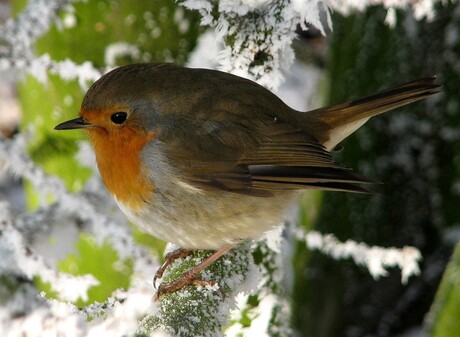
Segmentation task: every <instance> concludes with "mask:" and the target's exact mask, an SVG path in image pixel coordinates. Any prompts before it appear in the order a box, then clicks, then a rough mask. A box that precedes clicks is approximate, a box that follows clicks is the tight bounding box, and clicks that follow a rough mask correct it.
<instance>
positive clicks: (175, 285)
mask: <svg viewBox="0 0 460 337" xmlns="http://www.w3.org/2000/svg"><path fill="white" fill-rule="evenodd" d="M230 249H232V247H227V248H222V249H219V250H218V251H216V252H215V253H214V254H212V255H211V256H209V257H208V258H207V259H206V260H204V261H202V262H201V263H200V264H199V265H197V266H195V267H193V268H192V269H189V270H187V271H186V272H185V273H183V274H182V275H181V277H179V278H178V279H177V280H174V281H171V282H168V283H162V284H160V286H159V287H158V291H157V293H156V294H155V296H154V297H153V299H154V300H155V301H156V300H158V299H159V298H160V297H161V296H162V295H164V294H169V293H173V292H175V291H177V290H179V289H181V288H182V287H183V286H185V285H187V284H198V285H204V284H214V282H208V281H203V280H197V279H196V276H197V275H198V274H199V273H200V272H201V271H202V270H203V269H205V268H206V267H208V266H209V265H210V264H212V263H213V262H215V261H216V260H217V259H218V258H219V257H221V256H222V255H224V254H225V253H226V252H228V251H229V250H230Z"/></svg>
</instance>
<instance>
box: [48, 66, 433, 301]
mask: <svg viewBox="0 0 460 337" xmlns="http://www.w3.org/2000/svg"><path fill="white" fill-rule="evenodd" d="M435 79H436V78H435V77H428V78H422V79H419V80H416V81H413V82H409V83H406V84H403V85H400V86H398V87H395V88H393V89H389V90H385V91H381V92H378V93H376V94H374V95H371V96H368V97H365V98H362V99H358V100H354V101H350V102H346V103H342V104H336V105H332V106H328V107H324V108H320V109H316V110H312V111H309V112H299V111H296V110H293V109H291V108H290V107H288V106H287V105H286V104H285V103H283V101H282V100H281V99H279V98H278V97H277V96H276V95H274V94H273V93H271V92H270V91H269V90H267V89H265V88H264V87H262V86H260V85H258V84H256V83H254V82H252V81H250V80H247V79H244V78H241V77H238V76H234V75H231V74H227V73H224V72H220V71H215V70H208V69H190V68H184V67H180V66H177V65H174V64H167V63H153V64H133V65H127V66H123V67H119V68H116V69H114V70H112V71H111V72H109V73H107V74H106V75H104V76H102V77H101V78H100V79H99V80H97V81H96V82H95V83H94V84H93V85H92V86H91V88H90V89H89V90H88V92H87V93H86V95H85V97H84V99H83V102H82V105H81V109H80V113H79V117H78V118H75V119H72V120H69V121H67V122H64V123H61V124H59V125H58V126H56V128H55V129H56V130H67V129H85V130H86V132H87V133H88V135H89V139H90V141H91V143H92V145H93V147H94V151H95V154H96V160H97V164H98V167H99V171H100V173H101V176H102V179H103V181H104V184H105V186H106V187H107V189H108V190H109V192H110V193H111V194H112V195H113V196H114V198H115V200H116V201H117V203H118V205H119V206H120V208H121V210H122V211H123V212H124V214H126V216H127V217H128V219H129V220H130V221H132V222H133V223H134V224H136V225H137V226H139V227H140V228H141V229H142V230H143V231H145V232H147V233H150V234H153V235H154V236H156V237H158V238H161V239H163V240H166V241H169V242H172V243H174V244H175V245H177V246H179V247H181V248H180V249H178V250H176V251H174V252H172V253H170V254H168V255H167V257H166V261H165V263H164V264H163V266H161V268H160V269H159V270H158V272H157V273H156V275H155V280H156V279H157V278H158V277H161V276H162V274H163V272H164V270H165V268H166V267H167V266H168V265H169V264H170V263H171V262H172V261H173V260H174V259H176V258H178V257H181V256H184V255H186V254H188V253H189V252H190V251H193V250H198V249H210V250H215V253H214V254H212V255H211V256H210V257H209V258H207V259H206V260H204V261H203V262H202V263H201V264H199V265H198V266H197V267H195V268H193V269H191V270H189V271H187V272H186V273H185V274H184V275H183V276H182V277H180V278H179V279H178V280H176V281H173V282H170V283H167V284H162V285H160V287H159V289H158V293H157V297H158V296H160V295H161V294H163V293H165V292H171V291H175V290H177V289H179V288H181V287H182V286H184V285H185V284H189V283H192V282H193V281H194V280H195V279H196V276H197V275H198V273H199V272H201V270H203V269H204V268H206V267H207V266H208V265H209V264H211V263H212V262H214V261H215V260H216V259H218V258H219V257H220V256H221V255H223V254H225V253H226V252H227V251H228V250H230V249H231V248H232V247H234V246H235V245H238V244H239V243H241V242H242V241H245V240H248V239H254V238H257V237H259V236H260V235H261V234H262V233H264V232H266V231H268V230H270V229H272V228H273V227H274V226H277V225H278V224H280V223H281V220H282V218H283V214H284V211H285V209H286V208H287V207H288V206H289V205H290V204H291V203H293V202H295V200H296V199H297V197H298V195H299V193H300V192H301V191H303V190H308V189H321V190H333V191H347V192H358V193H366V192H367V190H366V189H365V188H363V187H362V186H361V185H362V184H369V183H373V182H374V181H373V180H371V179H368V178H366V177H363V176H361V175H358V174H356V173H354V172H352V171H351V170H350V169H348V168H344V167H343V166H341V165H339V164H337V163H336V162H335V161H334V159H333V157H332V156H331V151H332V150H333V149H334V148H335V147H336V145H337V144H338V143H340V142H341V141H342V140H343V139H344V138H346V137H347V136H349V135H350V134H351V133H353V132H354V131H355V130H356V129H358V128H359V127H360V126H362V125H363V124H364V123H365V122H366V121H367V120H368V119H369V118H370V117H372V116H375V115H378V114H380V113H383V112H385V111H388V110H391V109H394V108H397V107H399V106H402V105H405V104H408V103H411V102H415V101H418V100H421V99H424V98H426V97H428V96H430V95H432V94H434V93H436V92H438V91H439V87H440V86H439V85H437V84H435Z"/></svg>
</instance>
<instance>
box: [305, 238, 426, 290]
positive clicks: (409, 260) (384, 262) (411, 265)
mask: <svg viewBox="0 0 460 337" xmlns="http://www.w3.org/2000/svg"><path fill="white" fill-rule="evenodd" d="M297 235H298V238H299V239H302V238H304V239H305V241H306V243H307V247H308V248H310V249H315V250H319V251H321V252H322V253H324V254H326V255H329V256H331V257H332V258H334V259H337V260H339V259H348V258H351V259H353V261H354V262H355V263H356V264H358V265H362V266H365V267H366V268H367V269H368V270H369V273H370V274H371V275H372V276H373V277H374V278H375V279H378V278H379V277H381V276H386V275H387V274H388V271H387V268H390V267H398V268H400V269H401V281H402V283H404V284H405V283H407V281H408V279H409V277H411V276H413V275H419V274H420V268H419V262H420V260H421V259H422V255H421V254H420V251H419V250H418V249H417V248H414V247H404V248H402V249H398V248H382V247H376V246H372V247H369V246H368V245H366V244H365V243H362V242H355V241H352V240H347V241H346V242H340V241H339V240H338V239H337V238H336V237H335V236H333V235H332V234H327V235H323V234H321V233H319V232H315V231H310V232H307V233H304V232H303V231H300V230H299V231H298V234H297Z"/></svg>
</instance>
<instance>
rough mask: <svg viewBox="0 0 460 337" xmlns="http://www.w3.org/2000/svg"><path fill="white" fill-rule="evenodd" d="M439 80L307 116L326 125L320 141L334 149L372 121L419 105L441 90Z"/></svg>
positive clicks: (428, 79) (404, 86)
mask: <svg viewBox="0 0 460 337" xmlns="http://www.w3.org/2000/svg"><path fill="white" fill-rule="evenodd" d="M435 81H436V77H435V76H433V77H425V78H421V79H418V80H415V81H412V82H408V83H405V84H402V85H400V86H397V87H395V88H391V89H387V90H383V91H380V92H378V93H376V94H373V95H370V96H367V97H364V98H360V99H357V100H353V101H349V102H345V103H341V104H334V105H331V106H328V107H324V108H320V109H316V110H312V111H309V112H308V113H307V114H308V115H310V117H311V118H313V119H318V120H319V121H321V122H322V123H324V124H325V125H326V127H324V128H321V134H319V135H317V138H318V140H319V141H320V142H321V143H322V144H323V145H324V146H325V147H326V148H327V149H328V150H331V149H333V148H334V147H335V146H336V145H337V144H338V143H340V142H341V141H342V140H343V139H345V138H346V137H348V136H349V135H350V134H352V133H353V132H354V131H356V130H357V129H358V128H359V127H360V126H361V125H363V124H364V123H365V122H366V121H367V120H368V119H369V118H371V117H373V116H376V115H378V114H381V113H383V112H386V111H389V110H392V109H395V108H397V107H400V106H403V105H406V104H409V103H412V102H416V101H418V100H421V99H424V98H426V97H428V96H431V95H433V94H435V93H437V92H439V91H440V85H438V84H435Z"/></svg>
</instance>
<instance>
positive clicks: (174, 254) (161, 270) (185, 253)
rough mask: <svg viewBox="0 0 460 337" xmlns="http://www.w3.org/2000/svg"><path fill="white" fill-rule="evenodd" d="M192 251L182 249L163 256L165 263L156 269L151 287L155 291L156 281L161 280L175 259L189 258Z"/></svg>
mask: <svg viewBox="0 0 460 337" xmlns="http://www.w3.org/2000/svg"><path fill="white" fill-rule="evenodd" d="M193 252H194V251H193V250H189V249H184V248H178V249H176V250H173V251H172V252H169V253H168V254H166V256H165V262H163V264H162V265H161V267H160V268H158V270H157V272H156V273H155V276H154V277H153V287H154V288H155V289H157V280H158V279H161V278H162V277H163V274H164V272H165V270H166V268H168V267H169V266H170V265H171V264H172V263H173V262H174V261H176V260H177V259H182V258H184V257H187V256H189V255H190V254H192V253H193Z"/></svg>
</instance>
